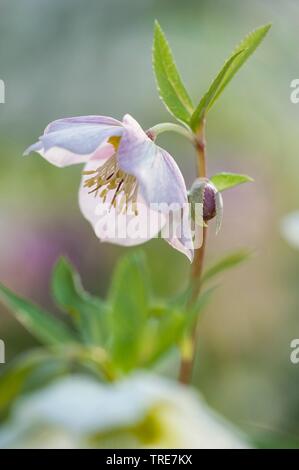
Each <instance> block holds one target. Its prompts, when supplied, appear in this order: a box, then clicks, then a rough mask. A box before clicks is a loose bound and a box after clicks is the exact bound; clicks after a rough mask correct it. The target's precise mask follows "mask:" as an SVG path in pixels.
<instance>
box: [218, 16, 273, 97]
mask: <svg viewBox="0 0 299 470" xmlns="http://www.w3.org/2000/svg"><path fill="white" fill-rule="evenodd" d="M271 26H272V25H271V24H270V23H269V24H266V25H264V26H261V27H260V28H257V29H255V30H254V31H252V32H251V33H249V34H248V35H247V36H246V37H245V38H244V39H243V40H242V41H241V43H240V44H239V45H238V46H237V47H236V48H235V50H234V51H233V54H235V53H237V52H239V51H242V50H243V51H244V53H243V54H242V55H240V56H239V57H238V60H236V61H234V63H233V64H232V67H231V68H230V69H229V70H228V72H227V74H226V76H225V77H224V80H223V82H222V84H221V87H220V89H219V90H218V93H217V94H216V96H215V98H214V100H213V102H212V103H211V106H212V105H213V104H214V102H215V101H216V100H217V99H218V98H219V96H220V95H221V93H222V92H223V90H224V88H225V87H226V86H227V85H228V83H229V82H230V81H231V79H232V78H233V77H234V75H235V74H236V73H237V71H238V70H239V69H240V67H242V65H243V64H244V63H245V62H246V60H247V59H248V58H249V57H250V56H251V55H252V54H253V52H254V51H255V50H256V49H257V47H258V46H259V45H260V43H261V42H262V40H263V39H264V37H265V36H266V34H267V33H268V31H269V29H270V28H271Z"/></svg>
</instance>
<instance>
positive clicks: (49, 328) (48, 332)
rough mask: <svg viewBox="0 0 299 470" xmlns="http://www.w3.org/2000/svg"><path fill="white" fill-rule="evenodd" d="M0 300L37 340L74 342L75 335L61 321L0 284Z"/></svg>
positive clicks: (56, 342)
mask: <svg viewBox="0 0 299 470" xmlns="http://www.w3.org/2000/svg"><path fill="white" fill-rule="evenodd" d="M0 300H1V301H2V302H3V303H4V304H5V305H7V307H8V308H9V309H10V310H12V312H13V314H14V315H15V317H16V318H17V320H18V321H19V322H20V323H22V325H23V326H24V327H25V328H26V329H27V330H28V331H29V332H30V333H31V334H32V335H33V336H35V337H36V338H37V339H38V340H40V341H41V342H42V343H45V344H47V345H60V344H64V343H74V342H75V341H76V337H75V335H73V334H72V332H71V330H70V329H68V328H67V326H66V325H64V324H63V323H62V322H61V321H59V320H58V319H56V318H54V317H53V316H51V315H50V314H49V313H47V312H44V311H43V310H41V309H40V308H39V307H37V306H35V305H34V304H32V303H30V302H29V301H27V300H26V299H23V298H22V297H19V296H17V295H16V294H14V293H13V292H12V291H10V290H9V289H8V288H7V287H5V286H3V285H1V284H0Z"/></svg>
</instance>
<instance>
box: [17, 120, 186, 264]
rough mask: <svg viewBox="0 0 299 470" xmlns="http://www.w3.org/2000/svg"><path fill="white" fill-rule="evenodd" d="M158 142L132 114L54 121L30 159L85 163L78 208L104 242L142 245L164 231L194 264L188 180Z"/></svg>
mask: <svg viewBox="0 0 299 470" xmlns="http://www.w3.org/2000/svg"><path fill="white" fill-rule="evenodd" d="M154 138H155V136H153V135H152V133H151V132H148V133H146V132H144V131H143V129H142V128H141V127H140V125H139V124H138V123H137V122H136V121H135V119H133V118H132V117H131V116H130V115H128V114H127V115H125V116H124V118H123V121H122V122H120V121H118V120H116V119H113V118H110V117H104V116H82V117H73V118H66V119H59V120H57V121H54V122H52V123H50V124H49V125H48V126H47V128H46V129H45V131H44V134H43V135H42V136H41V137H40V138H39V140H38V142H36V143H35V144H33V145H31V146H30V147H29V148H28V149H27V150H26V152H25V155H27V154H29V153H30V152H32V151H35V152H38V153H39V154H40V155H41V156H42V157H44V158H45V159H46V160H47V161H49V162H50V163H52V164H53V165H56V166H58V167H65V166H68V165H74V164H79V163H85V168H84V171H83V177H82V181H81V186H80V190H79V205H80V209H81V211H82V213H83V215H84V216H85V218H86V219H87V220H88V221H89V222H90V223H91V224H92V226H93V228H94V230H95V233H96V235H97V236H98V238H100V240H102V241H109V242H112V243H117V244H121V245H127V246H128V245H137V244H140V243H143V242H145V241H147V240H148V239H150V238H153V237H155V236H157V235H158V233H159V232H161V234H162V237H163V238H165V239H166V240H167V241H168V243H170V244H171V245H172V246H173V247H174V248H175V249H177V250H179V251H181V252H182V253H184V254H185V255H186V256H187V257H188V258H189V259H190V260H192V257H193V242H192V236H191V230H190V225H189V222H188V213H187V201H188V199H187V190H186V185H185V182H184V178H183V176H182V174H181V171H180V169H179V167H178V166H177V164H176V162H175V161H174V159H173V158H172V156H171V155H170V154H169V153H168V152H167V151H166V150H164V149H162V148H161V147H159V146H158V145H156V144H155V142H154ZM170 221H171V227H170Z"/></svg>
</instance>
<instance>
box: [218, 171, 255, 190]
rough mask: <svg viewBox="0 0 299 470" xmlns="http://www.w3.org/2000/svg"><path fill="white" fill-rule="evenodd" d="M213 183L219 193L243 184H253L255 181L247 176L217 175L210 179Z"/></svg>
mask: <svg viewBox="0 0 299 470" xmlns="http://www.w3.org/2000/svg"><path fill="white" fill-rule="evenodd" d="M210 180H211V182H212V183H213V184H214V186H215V187H216V188H217V189H218V191H224V190H225V189H230V188H233V187H235V186H238V185H239V184H242V183H248V182H252V181H253V179H252V178H250V176H247V175H238V174H237V173H224V172H223V173H218V174H217V175H214V176H212V178H210Z"/></svg>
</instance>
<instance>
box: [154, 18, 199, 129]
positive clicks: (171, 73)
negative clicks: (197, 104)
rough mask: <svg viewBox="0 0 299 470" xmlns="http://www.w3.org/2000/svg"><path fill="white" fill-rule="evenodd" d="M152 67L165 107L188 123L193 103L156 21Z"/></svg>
mask: <svg viewBox="0 0 299 470" xmlns="http://www.w3.org/2000/svg"><path fill="white" fill-rule="evenodd" d="M153 68H154V72H155V76H156V81H157V87H158V91H159V94H160V97H161V99H162V101H163V102H164V104H165V106H166V108H167V109H168V111H169V112H170V113H171V114H173V116H174V117H176V118H177V119H178V120H179V121H182V122H184V123H187V124H189V122H190V118H191V115H192V113H193V109H194V108H193V104H192V101H191V99H190V97H189V95H188V93H187V91H186V89H185V87H184V85H183V82H182V80H181V77H180V75H179V72H178V69H177V66H176V64H175V61H174V58H173V55H172V52H171V49H170V47H169V44H168V42H167V39H166V37H165V34H164V33H163V31H162V28H161V26H160V25H159V23H158V22H157V21H156V22H155V31H154V44H153Z"/></svg>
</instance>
